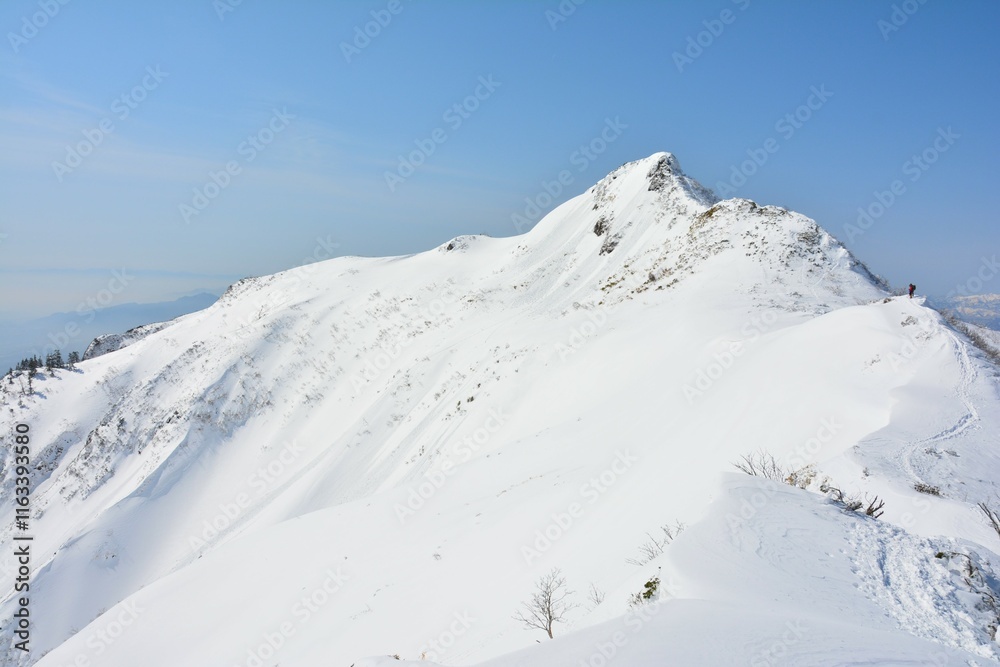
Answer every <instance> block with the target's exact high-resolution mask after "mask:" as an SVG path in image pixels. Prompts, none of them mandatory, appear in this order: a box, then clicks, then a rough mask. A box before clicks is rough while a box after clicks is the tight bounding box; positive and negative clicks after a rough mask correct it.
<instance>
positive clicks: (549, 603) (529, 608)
mask: <svg viewBox="0 0 1000 667" xmlns="http://www.w3.org/2000/svg"><path fill="white" fill-rule="evenodd" d="M535 589H536V590H535V594H534V595H532V596H531V600H529V601H528V602H524V603H522V605H521V606H522V607H524V609H523V610H522V611H519V612H517V613H516V614H514V620H517V621H520V622H521V623H523V624H524V625H525V627H528V628H537V629H539V630H544V631H545V632H546V633H547V634H548V635H549V639H552V626H553V625H555V624H556V623H561V622H564V621H565V619H566V613H567V612H569V611H570V610H572V609H573V608H575V607H576V605H575V604H573V603H572V602H569V601H568V600H567V598H568V597H569V596H570V595H571V594H572V593H573V591H570V590H568V589H567V588H566V578H565V577H563V576H562V571H561V570H560V569H559V568H553V570H552V571H551V572H549V573H548V574H546V575H544V576H543V577H542V578H541V579H539V580H538V583H537V584H535Z"/></svg>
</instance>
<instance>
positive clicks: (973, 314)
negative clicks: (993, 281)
mask: <svg viewBox="0 0 1000 667" xmlns="http://www.w3.org/2000/svg"><path fill="white" fill-rule="evenodd" d="M942 309H943V310H950V311H951V312H953V313H955V314H956V315H958V317H959V318H961V319H963V320H965V321H966V322H972V323H973V324H978V325H980V326H985V327H989V328H991V329H1000V294H972V295H969V296H956V297H952V298H951V299H948V300H945V301H943V302H942Z"/></svg>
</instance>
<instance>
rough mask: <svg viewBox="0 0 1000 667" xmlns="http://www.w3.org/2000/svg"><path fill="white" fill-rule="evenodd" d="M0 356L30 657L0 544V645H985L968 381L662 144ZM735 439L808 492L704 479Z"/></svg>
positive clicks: (720, 477) (844, 263)
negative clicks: (498, 206) (560, 603)
mask: <svg viewBox="0 0 1000 667" xmlns="http://www.w3.org/2000/svg"><path fill="white" fill-rule="evenodd" d="M918 282H919V281H918ZM22 381H24V378H23V377H22V378H15V382H14V383H13V384H11V383H9V381H8V380H6V379H5V380H4V381H3V382H2V383H0V387H2V389H0V391H2V392H3V393H2V401H3V405H2V411H3V417H2V419H3V424H2V427H3V432H4V433H5V434H7V435H8V441H12V436H13V434H14V429H15V424H19V423H20V424H26V425H28V426H29V427H30V434H31V443H32V456H33V461H34V462H35V464H36V465H37V470H36V472H35V473H34V480H33V486H32V495H31V502H32V507H33V508H34V516H33V518H32V521H31V526H30V530H29V533H30V535H32V536H33V537H34V541H33V543H32V553H33V560H32V563H31V568H32V579H31V587H30V610H31V614H32V627H31V644H30V649H31V650H30V651H29V652H28V653H24V652H23V651H20V650H18V649H16V648H15V647H14V643H15V642H16V637H14V635H13V634H12V631H13V625H12V624H11V623H10V622H8V621H9V619H11V618H12V616H13V614H14V613H15V612H16V610H17V609H18V600H17V598H18V597H19V596H20V595H22V594H15V592H14V574H13V573H14V572H16V567H15V566H14V561H13V549H12V548H11V549H5V551H4V554H3V561H2V562H3V569H4V572H5V577H4V584H3V588H4V590H5V594H4V597H3V601H2V604H0V620H2V622H3V626H2V631H0V634H2V636H0V640H2V641H3V643H4V646H5V650H4V652H3V659H4V662H3V664H4V665H19V666H20V665H28V664H35V663H37V664H38V665H39V666H40V667H68V666H70V665H72V666H74V667H77V666H86V665H100V666H102V667H103V666H107V667H137V666H141V667H161V666H162V667H178V666H184V667H200V666H205V667H236V666H244V667H275V666H277V665H280V666H281V667H300V666H301V667H320V666H322V667H350V666H351V665H354V667H363V666H364V667H375V666H378V667H385V666H387V665H388V666H393V667H394V666H396V665H406V664H410V665H416V664H419V665H428V664H439V665H482V666H483V667H486V666H489V667H513V666H524V667H543V666H544V667H552V666H561V665H566V666H567V667H570V666H572V667H576V666H578V665H589V666H592V667H601V666H604V665H615V666H618V665H621V666H645V665H650V666H659V665H683V666H687V665H710V666H718V665H752V666H754V667H757V666H760V665H829V666H833V665H859V666H860V665H865V666H876V665H883V666H889V665H892V666H898V665H956V666H957V665H963V666H966V665H989V664H997V663H998V658H1000V650H998V645H997V642H996V640H995V639H994V634H995V631H996V628H997V623H998V610H1000V605H998V604H997V596H998V595H1000V583H998V579H997V573H998V572H1000V567H998V558H1000V557H998V555H997V552H1000V536H998V534H997V532H996V531H994V530H993V528H992V527H991V526H990V525H989V523H988V522H987V520H986V516H985V514H984V513H983V512H982V511H981V510H980V508H979V507H978V506H977V504H978V503H980V502H985V503H987V504H988V506H992V507H994V508H996V509H998V510H1000V500H998V498H1000V495H998V493H1000V489H998V485H997V481H998V480H1000V457H998V452H997V448H998V444H1000V442H998V440H1000V438H998V435H997V434H998V433H1000V429H998V427H1000V397H998V394H997V368H996V367H995V366H994V365H992V363H991V362H989V361H988V359H987V358H986V357H985V356H984V355H983V354H982V353H981V352H979V350H978V349H976V348H974V347H973V346H972V345H970V344H969V342H968V340H967V339H965V338H964V337H963V336H962V335H961V334H959V333H957V332H956V331H955V330H953V329H952V328H950V327H949V326H948V325H947V324H946V323H945V322H944V321H943V320H942V318H941V317H940V316H939V315H938V314H937V313H936V312H935V311H933V310H930V309H929V308H926V307H925V306H924V304H923V302H922V301H921V300H920V299H912V300H911V299H908V298H905V297H902V298H899V297H889V296H888V294H887V293H886V292H885V291H884V290H883V289H882V288H881V287H880V286H879V285H878V283H877V281H876V280H875V279H874V277H873V276H872V275H871V274H869V273H868V271H867V270H866V269H865V268H864V267H863V266H861V265H859V264H858V263H857V262H856V261H855V260H854V259H853V258H852V256H851V255H850V254H849V253H848V252H847V250H846V249H844V247H843V246H841V245H840V243H839V242H837V241H836V240H835V239H834V238H832V237H831V236H830V235H829V234H827V233H826V232H825V231H824V230H823V229H821V228H820V227H818V226H817V225H816V224H815V223H814V222H813V221H812V220H809V219H808V218H806V217H804V216H801V215H799V214H796V213H793V212H789V211H786V210H784V209H780V208H776V207H770V206H763V207H762V206H758V205H757V204H755V203H753V202H751V201H748V200H743V199H734V200H727V201H722V202H719V201H717V200H716V198H715V197H714V196H713V195H712V194H711V193H710V192H709V191H707V190H705V189H704V188H702V187H701V186H700V185H698V184H697V183H695V182H694V181H692V180H691V179H689V178H688V177H686V176H685V175H684V174H683V173H682V172H681V170H680V167H679V165H678V163H677V161H676V159H675V158H674V157H673V156H672V155H670V154H667V153H657V154H655V155H653V156H651V157H649V158H646V159H643V160H639V161H637V162H633V163H629V164H627V165H624V166H623V167H621V168H619V169H617V170H616V171H614V172H613V173H611V174H610V175H608V176H607V177H606V178H604V179H603V180H602V181H600V182H599V183H598V184H597V185H595V186H594V187H593V188H591V189H589V190H588V191H587V192H585V193H584V194H582V195H580V196H578V197H576V198H574V199H572V200H570V201H568V202H567V203H565V204H563V205H562V206H560V207H558V208H557V209H556V210H554V211H553V212H552V213H551V214H549V215H548V216H547V217H545V218H544V219H543V220H542V221H541V222H540V223H539V224H538V225H537V226H536V227H535V228H534V229H533V230H532V231H530V232H528V233H527V234H524V235H522V236H517V237H512V238H505V239H493V238H483V237H459V238H457V239H454V240H453V241H451V242H449V243H447V244H444V245H442V246H441V247H439V248H436V249H433V250H431V251H428V252H424V253H420V254H417V255H412V256H407V257H392V258H383V259H366V258H354V257H352V258H339V259H334V260H330V261H326V262H321V263H317V264H312V265H308V266H305V267H301V268H298V269H295V270H292V271H288V272H284V273H280V274H277V275H273V276H267V277H263V278H254V279H247V280H244V281H242V282H240V283H237V284H236V285H234V286H233V287H232V288H230V290H229V291H228V292H227V294H226V295H225V296H224V297H223V298H222V299H220V301H219V302H218V303H217V304H215V305H214V306H212V307H211V308H208V309H207V310H204V311H201V312H198V313H194V314H192V315H188V316H185V317H182V318H180V319H178V320H175V321H174V322H172V323H170V324H169V325H168V326H166V327H165V328H163V329H162V330H160V331H157V332H155V333H152V334H150V335H149V336H147V337H145V338H143V339H142V340H138V341H136V342H134V343H133V344H131V345H129V346H128V347H125V348H123V349H120V350H118V351H115V352H111V353H109V354H106V355H104V356H101V357H98V358H95V359H91V360H89V361H86V362H83V363H81V364H80V365H79V367H78V369H77V370H76V371H57V372H56V373H55V376H54V377H51V376H49V375H48V374H45V375H44V376H43V377H39V378H36V379H35V380H34V387H35V389H36V391H37V393H36V394H35V395H33V396H28V397H25V396H22V395H21V389H20V383H21V382H22ZM760 451H765V452H767V453H769V454H770V455H772V456H773V457H774V459H775V461H776V463H777V464H778V465H779V466H780V467H781V468H783V469H784V470H785V471H786V472H791V471H798V474H797V476H796V478H795V481H797V482H798V484H799V487H805V488H799V487H796V486H791V485H789V484H784V483H781V482H774V481H769V480H766V479H763V478H760V477H751V476H748V475H744V474H742V473H739V472H737V471H736V469H735V468H734V467H733V462H735V461H738V460H740V458H741V457H742V456H744V455H753V454H754V453H755V452H760ZM13 463H14V459H13V454H12V452H11V451H5V454H4V460H3V466H4V467H3V470H2V473H3V474H2V479H3V486H2V489H0V493H2V499H0V512H2V516H3V518H2V523H0V526H2V528H0V532H2V538H3V541H4V542H3V543H4V544H7V545H10V544H13V542H12V541H11V538H12V533H13V531H14V480H15V474H14V472H13V470H14V466H13ZM915 485H918V486H920V488H921V489H923V492H921V491H918V490H916V488H915ZM834 488H835V489H839V490H841V491H842V492H843V494H844V495H845V497H857V498H859V499H861V500H863V501H864V502H865V506H867V504H868V502H869V501H871V500H873V499H874V498H875V497H876V496H877V497H878V498H879V499H881V500H883V501H884V503H885V504H884V507H883V510H884V514H883V515H882V516H881V518H878V519H876V518H874V517H869V516H867V515H865V513H864V507H863V508H862V509H861V510H860V511H856V512H851V511H848V510H846V509H845V508H844V507H843V504H842V503H838V502H836V501H835V500H834V499H833V498H832V497H831V496H836V495H837V491H833V490H831V489H834ZM824 490H825V491H826V493H824ZM676 522H682V523H683V524H684V525H685V526H686V529H685V530H684V531H683V532H681V533H680V535H679V536H678V537H677V538H676V539H675V540H674V541H673V542H672V543H670V544H667V545H666V546H665V548H664V549H662V553H659V554H657V552H658V551H660V549H657V548H653V549H651V550H650V549H646V550H644V549H642V547H643V545H647V546H650V545H649V542H650V539H651V536H652V537H656V536H659V535H662V532H661V526H663V525H665V524H670V525H674V524H675V523H676ZM647 552H648V553H647ZM554 568H558V569H559V570H560V571H561V573H562V575H563V576H564V577H565V580H566V583H567V587H568V589H571V590H572V591H573V593H572V595H571V596H570V597H569V601H571V602H573V603H575V604H576V605H577V606H576V607H575V608H573V609H571V610H569V611H568V612H567V614H566V617H565V621H564V622H562V623H557V624H556V625H555V639H553V640H550V639H549V638H548V636H547V635H546V634H545V633H544V632H542V631H540V630H538V629H530V628H526V627H524V626H523V624H521V623H520V622H518V621H517V620H515V619H514V618H513V617H514V615H515V614H516V613H517V612H518V611H519V610H520V609H521V603H522V602H524V601H525V600H528V599H529V598H530V597H531V595H532V593H533V592H534V590H535V582H536V581H537V580H538V579H539V578H540V577H541V576H543V575H545V574H547V573H549V572H551V571H552V570H553V569H554ZM654 577H658V578H659V580H660V584H659V586H658V588H657V591H656V593H655V594H654V595H653V596H652V598H651V599H650V600H649V601H646V602H644V603H642V604H639V605H636V606H630V604H629V599H630V598H631V597H632V596H633V595H634V594H636V593H639V592H641V591H643V590H644V584H645V583H646V582H647V581H650V580H651V579H652V578H654ZM592 586H594V587H596V588H597V589H599V591H600V592H602V593H603V601H601V602H600V603H599V604H597V603H596V602H595V601H594V600H592V599H590V598H591V597H592V596H590V595H588V591H589V590H590V589H591V587H592ZM598 597H600V596H598ZM393 655H398V656H399V658H401V659H402V660H400V661H397V660H396V659H395V658H392V657H387V656H393Z"/></svg>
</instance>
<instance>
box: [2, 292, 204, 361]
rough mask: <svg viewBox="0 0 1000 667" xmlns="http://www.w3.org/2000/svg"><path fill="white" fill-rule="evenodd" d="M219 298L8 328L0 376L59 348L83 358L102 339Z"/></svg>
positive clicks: (57, 316) (57, 317)
mask: <svg viewBox="0 0 1000 667" xmlns="http://www.w3.org/2000/svg"><path fill="white" fill-rule="evenodd" d="M218 298H219V295H218V294H211V293H209V292H199V293H197V294H192V295H189V296H184V297H181V298H179V299H176V300H174V301H161V302H157V303H124V304H120V305H117V306H110V307H108V308H99V309H97V310H88V311H86V312H82V313H81V312H72V313H54V314H52V315H47V316H45V317H41V318H38V319H34V320H28V321H26V322H20V323H15V324H5V325H4V327H3V328H0V372H6V371H7V369H8V368H12V367H13V366H15V365H17V362H18V361H20V360H21V359H24V358H26V357H30V356H32V355H38V356H39V357H41V358H42V359H44V358H45V355H46V354H47V353H48V352H51V351H52V350H54V349H56V348H58V349H59V350H61V351H62V354H63V357H64V358H65V357H66V356H67V355H68V354H69V353H70V352H72V351H74V350H75V351H76V352H79V353H80V354H81V355H83V353H84V351H85V350H86V349H87V347H88V346H89V345H90V344H91V342H92V341H93V340H94V339H95V338H97V337H98V336H102V335H104V334H112V333H122V332H125V331H127V330H129V329H132V328H134V327H137V326H140V325H145V324H149V323H150V322H165V321H168V320H172V319H174V318H176V317H180V316H181V315H187V314H189V313H193V312H196V311H199V310H203V309H205V308H208V307H209V306H211V305H212V304H213V303H215V301H216V300H217V299H218Z"/></svg>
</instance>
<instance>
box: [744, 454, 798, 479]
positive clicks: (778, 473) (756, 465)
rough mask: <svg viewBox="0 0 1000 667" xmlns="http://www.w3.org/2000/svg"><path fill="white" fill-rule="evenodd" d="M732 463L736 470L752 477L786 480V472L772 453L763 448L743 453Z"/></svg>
mask: <svg viewBox="0 0 1000 667" xmlns="http://www.w3.org/2000/svg"><path fill="white" fill-rule="evenodd" d="M733 465H734V466H736V469H737V470H740V471H742V472H745V473H746V474H748V475H750V476H752V477H763V478H765V479H770V480H773V481H775V482H787V481H788V475H789V474H788V472H787V471H785V469H784V468H782V467H781V466H780V465H779V464H778V462H777V461H776V460H775V458H774V456H773V455H771V454H770V453H768V452H767V451H765V450H763V449H761V450H759V451H757V452H754V453H753V454H745V455H743V456H742V457H741V458H740V460H739V461H737V462H735V463H733Z"/></svg>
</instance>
